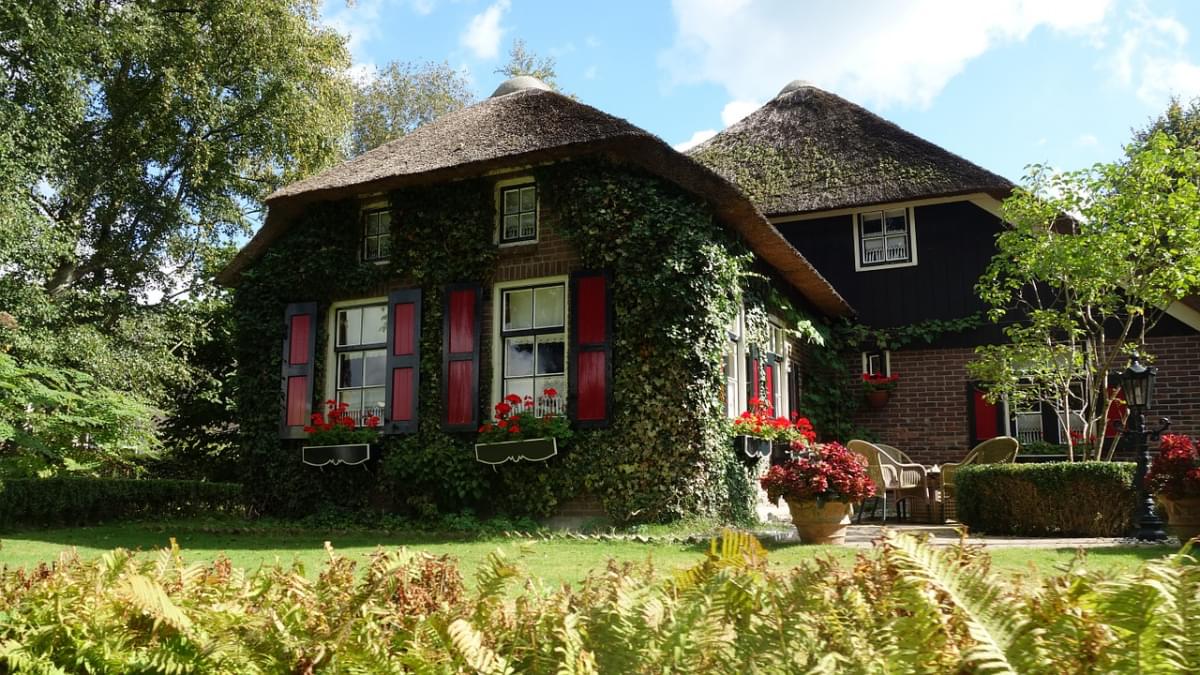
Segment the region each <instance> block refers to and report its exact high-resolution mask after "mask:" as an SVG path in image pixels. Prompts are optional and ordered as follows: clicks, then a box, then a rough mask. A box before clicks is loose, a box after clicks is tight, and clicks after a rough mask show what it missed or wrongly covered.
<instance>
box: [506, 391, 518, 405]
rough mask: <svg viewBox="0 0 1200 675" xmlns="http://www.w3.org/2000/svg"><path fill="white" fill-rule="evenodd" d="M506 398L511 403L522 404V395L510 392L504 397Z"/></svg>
mask: <svg viewBox="0 0 1200 675" xmlns="http://www.w3.org/2000/svg"><path fill="white" fill-rule="evenodd" d="M504 400H505V401H508V402H509V403H512V404H513V405H520V404H521V397H520V396H517V395H516V394H509V395H508V396H505V397H504Z"/></svg>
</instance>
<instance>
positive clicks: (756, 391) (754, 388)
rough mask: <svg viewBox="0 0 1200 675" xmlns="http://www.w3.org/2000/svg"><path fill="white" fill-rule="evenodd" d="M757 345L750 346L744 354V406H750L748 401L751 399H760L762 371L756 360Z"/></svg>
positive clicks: (748, 407)
mask: <svg viewBox="0 0 1200 675" xmlns="http://www.w3.org/2000/svg"><path fill="white" fill-rule="evenodd" d="M758 355H759V354H758V347H755V346H753V345H752V346H751V347H750V351H749V352H748V353H747V354H746V408H747V410H748V409H750V408H751V407H752V406H751V404H750V401H751V400H753V399H756V398H757V399H759V400H762V371H761V370H760V368H759V366H760V365H761V364H760V363H759V361H758Z"/></svg>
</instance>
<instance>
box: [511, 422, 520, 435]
mask: <svg viewBox="0 0 1200 675" xmlns="http://www.w3.org/2000/svg"><path fill="white" fill-rule="evenodd" d="M508 433H510V434H519V433H521V427H520V426H518V425H516V424H514V425H512V426H511V427H509V428H508Z"/></svg>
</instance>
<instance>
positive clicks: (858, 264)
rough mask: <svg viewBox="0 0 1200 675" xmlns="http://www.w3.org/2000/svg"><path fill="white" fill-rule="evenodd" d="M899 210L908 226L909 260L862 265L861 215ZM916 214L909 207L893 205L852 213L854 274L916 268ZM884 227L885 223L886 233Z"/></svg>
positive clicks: (913, 209) (915, 211) (914, 210)
mask: <svg viewBox="0 0 1200 675" xmlns="http://www.w3.org/2000/svg"><path fill="white" fill-rule="evenodd" d="M899 209H904V217H905V220H906V222H907V224H908V251H909V259H908V260H905V261H896V262H884V263H876V264H864V263H863V259H862V236H861V224H862V217H863V215H864V214H867V213H874V212H876V211H881V212H884V213H887V212H888V211H895V210H899ZM916 214H917V210H916V209H915V208H913V207H911V206H895V205H892V206H888V205H882V206H879V207H877V208H870V209H862V210H859V211H857V212H856V213H854V214H853V215H852V217H851V220H852V221H853V227H852V228H851V230H852V231H851V234H852V235H853V236H854V271H856V272H873V271H875V270H890V269H896V268H900V267H916V266H917V217H916ZM886 227H887V225H886V223H885V224H884V228H885V231H886Z"/></svg>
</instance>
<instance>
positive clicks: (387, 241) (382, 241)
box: [379, 234, 392, 258]
mask: <svg viewBox="0 0 1200 675" xmlns="http://www.w3.org/2000/svg"><path fill="white" fill-rule="evenodd" d="M391 252H392V235H390V234H385V235H383V236H381V237H379V257H380V258H383V257H386V256H387V254H389V253H391Z"/></svg>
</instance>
